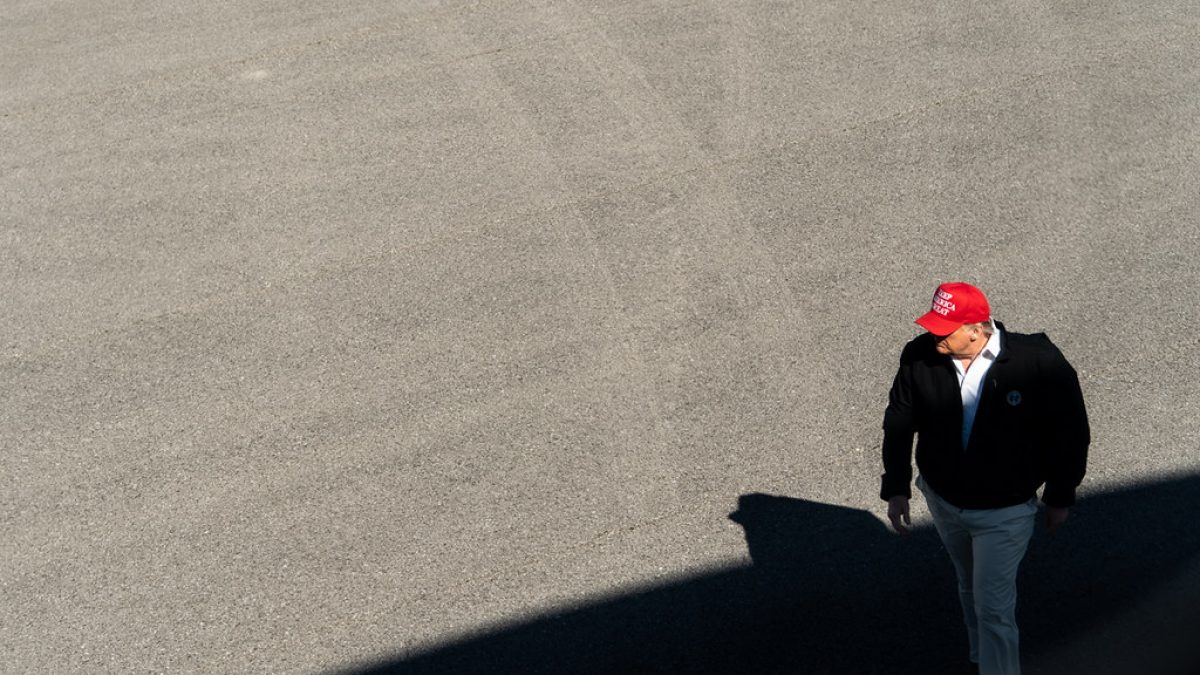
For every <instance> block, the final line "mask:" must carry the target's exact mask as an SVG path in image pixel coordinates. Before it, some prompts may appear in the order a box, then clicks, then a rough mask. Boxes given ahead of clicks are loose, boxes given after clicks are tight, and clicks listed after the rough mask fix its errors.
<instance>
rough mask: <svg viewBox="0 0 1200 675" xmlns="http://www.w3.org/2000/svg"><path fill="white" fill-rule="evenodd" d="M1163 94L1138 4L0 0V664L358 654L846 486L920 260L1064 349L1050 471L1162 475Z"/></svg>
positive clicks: (858, 481) (1082, 640)
mask: <svg viewBox="0 0 1200 675" xmlns="http://www.w3.org/2000/svg"><path fill="white" fill-rule="evenodd" d="M1198 119H1200V8H1197V6H1196V5H1195V4H1193V3H1188V2H1180V1H1178V0H1163V1H1157V0H1151V1H1149V2H1138V3H1135V2H1105V1H1101V2H1082V1H1080V2H1076V1H1071V0H1068V1H1063V2H998V3H986V4H983V3H975V2H960V1H952V2H945V3H934V4H932V5H931V4H930V3H916V2H903V1H902V2H849V3H846V2H833V1H831V0H830V1H822V2H794V3H792V2H736V1H735V2H706V1H700V2H672V1H662V2H609V3H586V2H546V1H534V2H510V1H501V0H497V1H483V2H433V1H429V2H407V3H405V2H401V3H388V2H378V1H370V0H368V2H364V3H359V4H358V5H356V6H353V7H350V8H348V7H347V6H346V5H345V4H344V3H332V2H326V1H325V0H303V1H302V2H299V3H291V2H289V3H284V2H268V3H261V2H259V3H250V2H240V1H237V0H233V1H231V2H224V3H184V2H178V1H175V2H165V3H130V2H123V3H117V2H81V1H79V0H63V1H62V2H57V3H54V4H49V3H43V2H33V1H32V0H8V1H6V2H3V3H0V168H2V172H0V317H2V318H3V328H0V448H2V453H0V523H3V529H2V530H0V626H2V627H3V629H2V630H0V670H3V671H4V672H114V673H115V672H121V673H126V672H213V673H218V672H295V673H309V672H323V671H333V670H338V669H345V668H353V667H355V666H356V664H368V663H373V662H377V661H378V660H380V659H390V660H392V661H394V662H402V661H403V660H404V659H405V658H407V656H408V655H416V654H428V653H431V652H435V651H436V650H438V649H439V647H440V646H443V645H447V644H450V643H451V642H452V641H455V640H462V639H465V637H464V636H466V637H469V636H487V635H489V634H495V633H497V632H499V631H503V630H505V629H506V627H509V626H513V625H517V624H519V623H520V622H525V621H531V620H537V617H540V616H546V615H549V614H550V613H554V612H561V611H570V610H572V608H580V607H588V606H589V603H595V602H599V601H600V600H599V599H602V598H613V597H618V598H619V597H622V594H625V593H628V592H631V590H630V589H644V588H648V587H656V585H658V586H657V587H662V586H664V585H666V586H667V587H669V586H670V584H672V583H675V582H677V581H678V580H681V579H692V578H695V576H696V575H702V574H705V573H706V570H707V571H714V570H716V571H719V570H728V569H731V566H732V568H737V569H740V567H739V566H745V565H749V564H750V563H751V562H752V561H751V556H750V551H749V550H748V548H747V538H746V536H745V533H744V532H743V530H742V528H741V527H739V526H738V525H737V523H735V522H733V521H731V520H729V519H728V517H727V516H728V514H729V513H731V512H733V511H735V510H736V509H737V508H738V503H739V498H741V497H743V496H744V495H748V494H753V493H767V494H773V495H785V496H788V497H791V498H797V499H804V500H808V501H811V502H815V503H821V504H827V505H833V506H837V507H844V508H847V509H855V510H867V511H871V512H874V513H876V514H879V513H880V512H881V506H882V504H881V503H880V502H879V501H878V500H877V498H876V494H877V490H878V485H877V477H878V474H879V471H880V466H879V460H878V456H877V455H878V443H879V432H878V425H879V422H880V419H881V415H882V408H883V405H884V400H885V396H886V390H887V386H888V384H889V383H890V379H891V376H892V374H893V370H894V367H895V363H896V357H897V355H898V350H899V348H900V346H901V345H902V344H903V343H904V342H905V341H906V340H907V339H909V338H910V337H911V336H912V335H914V334H915V333H916V332H917V330H918V329H917V328H916V327H915V326H914V325H913V324H912V323H911V322H912V319H913V318H915V317H916V316H917V315H919V314H920V313H921V312H923V311H924V310H925V308H926V307H927V304H928V299H929V296H930V293H931V292H932V289H933V288H934V286H935V285H936V284H937V283H938V282H940V281H944V280H967V281H972V282H974V283H976V284H978V285H979V286H981V287H982V288H984V290H985V291H987V292H988V293H989V295H990V297H991V300H992V304H993V309H994V313H995V315H996V316H997V317H998V318H999V319H1001V320H1002V321H1004V322H1005V323H1006V325H1008V327H1009V328H1010V329H1013V330H1017V331H1021V332H1033V331H1040V330H1045V331H1047V332H1049V334H1050V336H1051V337H1052V339H1054V340H1055V342H1056V343H1057V344H1059V345H1060V347H1061V348H1062V349H1063V351H1064V352H1065V353H1066V355H1067V356H1068V358H1069V359H1070V360H1071V361H1072V362H1073V363H1074V364H1075V365H1076V367H1077V368H1078V370H1079V372H1080V376H1081V379H1082V383H1083V387H1084V391H1085V395H1086V396H1087V400H1088V404H1089V412H1090V415H1091V419H1092V427H1093V436H1094V438H1095V442H1094V444H1093V450H1092V460H1091V464H1090V471H1089V475H1088V478H1087V479H1086V482H1085V485H1084V489H1083V494H1084V495H1085V497H1086V496H1087V495H1104V494H1111V493H1114V492H1115V491H1120V490H1123V489H1126V488H1128V487H1129V486H1132V485H1140V484H1146V483H1148V482H1154V481H1162V480H1172V479H1177V478H1179V477H1188V476H1192V475H1194V474H1196V472H1198V471H1200V388H1198V387H1197V386H1196V377H1195V367H1196V362H1197V360H1196V354H1197V347H1198V346H1200V337H1198V333H1197V330H1196V326H1197V325H1200V303H1198V301H1197V299H1196V297H1197V296H1196V291H1197V289H1198V288H1200V265H1197V263H1196V260H1197V259H1198V258H1200V228H1198V223H1200V217H1198V216H1200V207H1198V200H1197V189H1196V185H1197V179H1198V178H1200V152H1198V148H1200V123H1198V122H1197V120H1198ZM922 508H923V507H920V506H918V509H922ZM921 513H923V511H922V512H921ZM918 515H919V516H920V518H923V516H921V514H918ZM1153 515H1155V516H1156V517H1158V518H1159V519H1162V518H1166V519H1167V525H1172V524H1174V523H1176V521H1175V520H1171V519H1172V518H1175V519H1180V520H1178V525H1179V526H1180V527H1191V528H1192V529H1194V525H1193V524H1190V523H1188V522H1187V521H1186V520H1183V518H1184V516H1183V515H1182V514H1175V513H1165V514H1153ZM920 518H919V519H920ZM921 522H924V521H923V520H922V521H921ZM1124 526H1125V527H1132V528H1136V525H1130V524H1128V523H1125V525H1124ZM1168 530H1169V528H1168ZM1082 531H1087V532H1091V531H1093V530H1082ZM1068 532H1069V530H1068ZM1163 545H1164V546H1169V545H1170V544H1169V542H1167V543H1164V544H1163ZM1102 563H1103V561H1102V560H1101V561H1098V562H1097V563H1096V564H1102ZM1172 569H1176V568H1174V567H1173V568H1172ZM1178 569H1180V570H1182V569H1184V567H1179V568H1178ZM1190 569H1192V570H1193V572H1192V575H1191V577H1188V576H1186V575H1183V576H1180V575H1179V574H1176V575H1175V576H1173V577H1171V578H1170V579H1168V580H1164V582H1163V584H1164V585H1163V588H1176V587H1192V588H1194V587H1195V584H1194V583H1193V581H1192V579H1194V577H1195V574H1196V571H1197V567H1196V566H1195V565H1193V566H1192V567H1191V568H1190ZM859 573H861V574H864V575H872V576H878V577H883V576H885V575H886V574H887V569H886V566H880V567H879V568H874V567H870V566H868V567H866V568H864V569H863V570H860V571H859ZM1180 574H1182V573H1180ZM1172 584H1174V585H1172ZM1160 592H1166V591H1161V590H1160ZM1033 601H1035V600H1030V602H1033ZM1023 602H1025V600H1024V599H1023ZM1122 622H1124V623H1122ZM1136 625H1140V624H1139V623H1138V619H1137V616H1136V615H1130V614H1127V613H1121V614H1120V615H1119V616H1118V615H1117V614H1116V613H1114V615H1113V619H1112V623H1111V625H1108V624H1106V626H1107V627H1105V626H1101V627H1098V628H1096V632H1095V635H1097V636H1102V635H1111V634H1112V633H1113V631H1120V632H1121V633H1122V634H1128V632H1129V631H1130V630H1133V628H1131V626H1136ZM1118 627H1119V628H1118ZM1106 631H1107V632H1106ZM1076 637H1077V638H1078V640H1077V641H1076V642H1075V643H1073V644H1075V646H1074V647H1062V649H1067V650H1068V651H1067V652H1061V651H1060V652H1056V653H1055V655H1053V658H1057V659H1060V660H1062V659H1066V660H1069V654H1070V652H1069V650H1070V649H1075V650H1076V652H1079V653H1084V652H1087V651H1088V638H1087V636H1086V635H1084V636H1076ZM1096 639H1101V638H1099V637H1097V638H1096ZM1105 639H1107V638H1105ZM1046 658H1047V659H1051V658H1052V655H1046ZM800 665H801V664H797V667H800Z"/></svg>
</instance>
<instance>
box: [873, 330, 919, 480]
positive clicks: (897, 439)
mask: <svg viewBox="0 0 1200 675" xmlns="http://www.w3.org/2000/svg"><path fill="white" fill-rule="evenodd" d="M910 353H911V345H909V348H906V349H905V350H904V354H902V355H901V357H900V369H899V370H898V371H897V372H896V377H895V379H893V380H892V389H891V391H890V392H889V393H888V406H887V410H886V411H884V414H883V479H882V485H881V486H880V490H879V497H880V498H881V499H883V500H885V501H886V500H888V499H890V498H892V497H895V496H897V495H900V496H904V497H909V498H911V497H912V444H913V434H914V433H915V430H916V423H915V418H914V415H913V396H912V393H913V384H912V360H911V358H910Z"/></svg>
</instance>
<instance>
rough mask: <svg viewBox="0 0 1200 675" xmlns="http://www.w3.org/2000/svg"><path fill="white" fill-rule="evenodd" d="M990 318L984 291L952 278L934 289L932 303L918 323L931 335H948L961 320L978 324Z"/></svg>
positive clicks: (990, 313) (956, 328)
mask: <svg viewBox="0 0 1200 675" xmlns="http://www.w3.org/2000/svg"><path fill="white" fill-rule="evenodd" d="M990 318H992V308H991V307H989V306H988V301H987V298H986V297H984V295H983V291H981V290H979V289H978V288H975V287H974V286H972V285H971V284H966V283H962V282H961V281H953V282H949V283H945V284H942V285H941V286H938V287H937V290H936V291H934V292H933V305H932V306H931V307H930V309H929V311H928V312H926V313H925V314H924V315H922V316H921V318H919V319H917V325H918V326H920V327H921V328H924V329H925V330H927V331H929V332H930V333H933V334H934V335H949V334H951V333H953V332H954V331H956V330H958V328H959V326H961V325H963V324H964V323H980V322H983V321H987V320H988V319H990Z"/></svg>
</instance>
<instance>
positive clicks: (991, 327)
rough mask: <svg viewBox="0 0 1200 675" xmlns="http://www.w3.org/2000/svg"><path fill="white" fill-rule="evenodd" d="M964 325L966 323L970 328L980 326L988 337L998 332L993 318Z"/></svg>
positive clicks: (981, 330)
mask: <svg viewBox="0 0 1200 675" xmlns="http://www.w3.org/2000/svg"><path fill="white" fill-rule="evenodd" d="M964 325H966V326H967V327H968V328H978V329H979V330H980V332H982V333H983V334H984V335H986V336H987V337H992V334H993V333H995V332H996V322H995V321H993V320H991V319H988V320H987V321H980V322H979V323H968V324H964Z"/></svg>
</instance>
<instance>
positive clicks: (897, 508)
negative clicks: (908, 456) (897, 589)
mask: <svg viewBox="0 0 1200 675" xmlns="http://www.w3.org/2000/svg"><path fill="white" fill-rule="evenodd" d="M1064 517H1065V516H1064ZM888 520H890V521H892V528H894V529H895V530H896V531H897V532H899V533H900V534H905V535H906V534H908V528H909V527H912V518H909V517H908V497H903V496H900V495H896V496H895V497H892V498H891V499H889V500H888ZM902 521H903V522H902ZM906 525H907V526H908V527H905V526H906Z"/></svg>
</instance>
